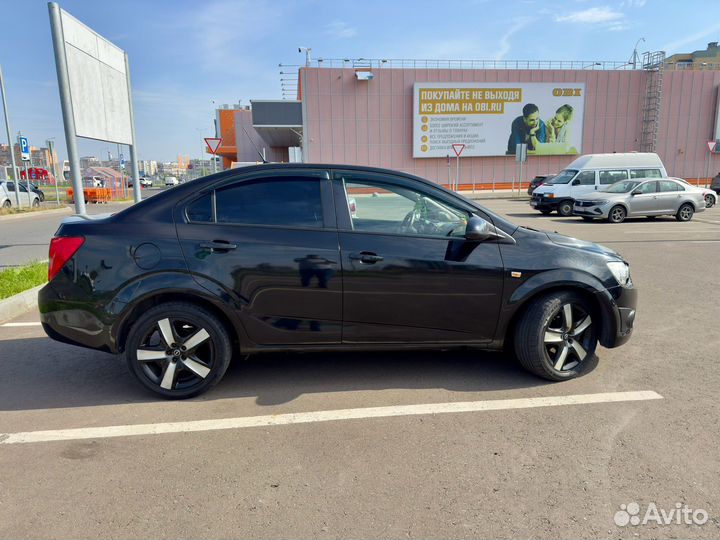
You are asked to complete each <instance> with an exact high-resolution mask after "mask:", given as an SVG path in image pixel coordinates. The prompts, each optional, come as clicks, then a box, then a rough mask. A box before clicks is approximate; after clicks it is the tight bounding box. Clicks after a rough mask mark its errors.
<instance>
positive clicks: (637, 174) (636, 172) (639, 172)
mask: <svg viewBox="0 0 720 540" xmlns="http://www.w3.org/2000/svg"><path fill="white" fill-rule="evenodd" d="M630 178H662V174H661V173H660V169H630Z"/></svg>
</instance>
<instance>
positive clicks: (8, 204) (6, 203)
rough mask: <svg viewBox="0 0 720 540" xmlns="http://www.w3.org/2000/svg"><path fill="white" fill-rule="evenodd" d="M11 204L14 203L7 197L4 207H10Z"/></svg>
mask: <svg viewBox="0 0 720 540" xmlns="http://www.w3.org/2000/svg"><path fill="white" fill-rule="evenodd" d="M11 206H12V203H11V202H10V201H9V200H8V199H5V200H4V201H3V203H2V207H3V208H10V207H11Z"/></svg>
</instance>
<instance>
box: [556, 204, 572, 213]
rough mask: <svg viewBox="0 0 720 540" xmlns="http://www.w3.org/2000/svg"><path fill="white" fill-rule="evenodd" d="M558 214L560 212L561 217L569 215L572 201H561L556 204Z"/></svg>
mask: <svg viewBox="0 0 720 540" xmlns="http://www.w3.org/2000/svg"><path fill="white" fill-rule="evenodd" d="M557 211H558V214H560V215H561V216H563V217H567V216H571V215H572V212H573V203H572V201H562V202H561V203H560V204H558V209H557Z"/></svg>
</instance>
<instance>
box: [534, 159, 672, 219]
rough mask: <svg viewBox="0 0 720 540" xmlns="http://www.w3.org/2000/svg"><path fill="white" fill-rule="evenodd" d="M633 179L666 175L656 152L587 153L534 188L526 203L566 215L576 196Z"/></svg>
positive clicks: (541, 210)
mask: <svg viewBox="0 0 720 540" xmlns="http://www.w3.org/2000/svg"><path fill="white" fill-rule="evenodd" d="M635 178H667V172H666V171H665V166H664V165H663V163H662V161H661V160H660V158H659V157H658V155H657V154H651V153H638V152H631V153H627V154H588V155H586V156H581V157H579V158H577V159H576V160H575V161H573V162H572V163H570V165H568V167H567V169H564V170H562V171H560V173H559V174H557V175H556V176H555V177H554V178H553V179H552V180H550V181H548V182H546V183H545V184H543V185H542V186H540V187H539V188H537V189H535V191H533V194H532V199H531V200H530V206H532V207H533V208H535V209H536V210H538V211H539V212H541V213H542V214H545V215H547V214H550V213H551V212H552V211H554V210H557V212H558V214H560V215H561V216H570V215H572V213H573V202H574V201H575V199H577V198H578V197H584V196H587V195H588V194H589V193H594V192H596V191H605V190H606V189H607V188H608V187H610V186H611V185H612V184H614V183H615V182H619V181H621V180H628V179H629V180H632V179H635Z"/></svg>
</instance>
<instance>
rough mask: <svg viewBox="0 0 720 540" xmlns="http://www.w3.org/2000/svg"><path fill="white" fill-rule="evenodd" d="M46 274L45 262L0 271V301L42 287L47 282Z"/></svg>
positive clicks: (46, 265) (46, 266) (46, 264)
mask: <svg viewBox="0 0 720 540" xmlns="http://www.w3.org/2000/svg"><path fill="white" fill-rule="evenodd" d="M47 273H48V263H46V262H38V263H32V264H28V265H26V266H18V267H17V268H8V269H6V270H0V300H2V299H3V298H8V297H10V296H13V295H15V294H18V293H21V292H23V291H26V290H28V289H32V288H33V287H36V286H38V285H42V284H43V283H45V282H46V281H47Z"/></svg>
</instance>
